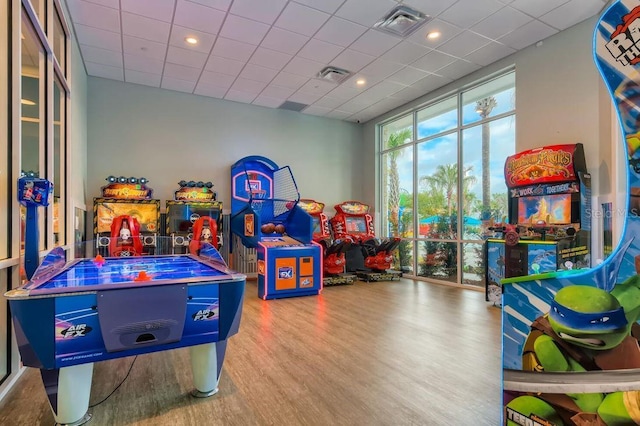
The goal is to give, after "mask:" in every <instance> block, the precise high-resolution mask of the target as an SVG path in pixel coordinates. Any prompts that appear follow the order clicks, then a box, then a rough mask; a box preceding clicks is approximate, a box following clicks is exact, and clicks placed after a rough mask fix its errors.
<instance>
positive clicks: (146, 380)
mask: <svg viewBox="0 0 640 426" xmlns="http://www.w3.org/2000/svg"><path fill="white" fill-rule="evenodd" d="M133 359H134V358H124V359H118V360H113V361H105V362H100V363H97V364H96V365H95V367H94V377H93V388H92V393H91V404H93V403H95V402H98V401H100V400H102V399H103V398H104V397H105V396H106V395H108V394H109V392H111V391H112V390H113V389H114V388H115V386H117V384H118V383H120V381H121V380H122V378H123V377H124V376H125V375H126V373H127V371H128V369H129V366H130V365H131V362H132V361H133ZM500 377H501V367H500V310H499V309H497V308H495V307H492V306H490V305H488V304H486V303H485V302H484V294H483V293H480V292H476V291H470V290H460V289H456V288H453V287H447V286H440V285H435V284H429V283H425V282H419V281H416V282H414V281H410V280H406V279H402V280H400V281H393V282H379V283H363V282H356V283H355V284H354V285H350V286H336V287H328V288H326V289H325V290H324V293H323V294H322V295H321V296H307V297H296V298H290V299H281V300H271V301H262V300H260V299H258V297H257V288H256V284H255V282H252V281H249V282H248V283H247V293H246V296H245V302H244V313H243V317H242V322H241V326H240V331H239V333H238V334H237V335H235V336H233V337H231V338H230V340H229V345H228V348H227V355H226V359H225V363H224V367H223V372H222V378H221V380H220V391H219V392H218V394H217V395H214V396H213V397H210V398H207V399H195V398H192V397H191V396H190V395H189V391H190V390H191V389H192V380H191V370H190V363H189V352H188V349H185V348H183V349H177V350H173V351H168V352H158V353H153V354H145V355H141V356H139V357H138V358H137V360H136V361H135V364H134V365H133V369H132V370H131V374H130V376H129V378H128V379H127V380H126V381H125V382H124V384H123V385H122V386H121V387H120V389H118V391H117V392H115V393H114V394H113V395H112V396H111V398H109V399H108V400H107V401H105V402H104V403H102V404H100V405H98V406H96V407H95V408H92V409H91V410H90V411H91V412H92V413H93V420H92V421H91V422H90V423H89V424H90V425H94V426H98V425H105V426H106V425H108V426H113V425H140V426H142V425H145V426H147V425H149V426H151V425H153V426H157V425H170V426H182V425H204V424H207V425H225V426H227V425H243V426H244V425H363V426H364V425H367V426H372V425H447V426H459V425H473V426H478V425H491V426H495V425H498V424H499V423H500V412H501V391H500ZM53 423H54V420H53V415H52V414H51V411H50V409H49V406H48V404H47V402H46V398H45V393H44V390H43V387H42V384H41V382H40V375H39V374H38V372H37V370H34V369H29V370H28V371H26V372H25V374H24V375H23V376H22V377H21V378H20V379H19V381H18V383H17V385H16V386H15V387H14V389H13V390H12V391H11V392H10V393H9V394H8V395H7V397H6V398H5V400H4V401H3V402H2V404H0V425H11V426H13V425H29V426H35V425H47V426H50V425H53Z"/></svg>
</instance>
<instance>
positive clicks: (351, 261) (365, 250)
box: [330, 201, 402, 282]
mask: <svg viewBox="0 0 640 426" xmlns="http://www.w3.org/2000/svg"><path fill="white" fill-rule="evenodd" d="M334 208H335V209H336V215H335V216H334V217H332V218H331V220H330V223H331V227H332V229H333V237H334V238H335V239H336V240H344V241H351V242H352V248H351V249H349V250H347V252H346V253H345V256H346V262H347V267H346V268H347V272H355V273H356V275H357V277H358V278H359V279H361V280H363V281H366V282H369V281H390V280H396V279H397V280H399V279H400V277H401V276H402V273H401V272H399V271H394V270H390V269H389V268H391V264H392V263H393V251H394V250H395V249H396V248H397V247H398V245H399V244H400V238H395V237H392V238H388V239H384V240H378V239H376V237H375V233H374V230H373V217H371V215H370V214H369V206H368V205H366V204H363V203H360V202H358V201H345V202H343V203H341V204H336V205H335V206H334Z"/></svg>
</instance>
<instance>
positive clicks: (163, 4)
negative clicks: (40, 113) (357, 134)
mask: <svg viewBox="0 0 640 426" xmlns="http://www.w3.org/2000/svg"><path fill="white" fill-rule="evenodd" d="M66 3H67V6H68V9H69V12H70V15H71V16H70V17H69V18H70V21H71V23H72V28H73V31H74V34H75V37H76V38H77V41H78V43H79V45H80V51H81V54H82V59H83V62H84V65H85V67H86V71H87V74H88V75H90V76H96V77H103V78H107V79H112V80H119V81H126V82H129V83H135V84H143V85H147V86H153V87H161V88H163V89H168V90H174V91H179V92H186V93H193V94H196V95H201V96H209V97H213V98H220V99H226V100H230V101H236V102H242V103H247V104H253V105H259V106H263V107H270V108H278V107H280V106H281V105H282V104H284V103H285V102H289V103H292V102H293V103H296V104H302V105H303V106H304V105H308V106H307V107H304V108H303V109H302V110H301V113H303V114H311V115H316V116H324V117H330V118H335V119H340V120H347V121H354V122H355V121H359V122H365V121H367V120H370V119H372V118H374V117H377V116H378V115H381V114H383V113H385V112H387V111H390V110H392V109H394V108H396V107H398V106H400V105H403V104H405V103H407V102H409V101H411V100H413V99H416V98H418V97H420V96H422V95H424V94H426V93H428V92H430V91H432V90H435V89H437V88H438V87H441V86H444V85H446V84H448V83H449V82H452V81H454V80H457V79H459V78H461V77H463V76H465V75H467V74H469V73H471V72H473V71H476V70H478V69H480V68H482V67H484V66H486V65H489V64H491V63H492V62H495V61H496V60H498V59H501V58H503V57H506V56H508V55H510V54H512V53H514V52H516V51H518V50H520V49H523V48H525V47H527V46H530V45H532V44H535V43H536V42H538V41H540V40H543V39H545V38H547V37H549V36H552V35H553V34H556V33H558V32H560V31H562V30H564V29H567V28H569V27H571V26H573V25H575V24H577V23H579V22H582V21H583V20H585V19H588V18H590V17H592V16H594V15H596V14H599V13H600V12H601V11H602V9H603V8H604V6H605V3H606V0H397V1H396V0H66ZM398 5H402V6H406V7H409V8H411V9H413V10H416V11H418V12H422V13H423V14H424V15H426V16H427V18H428V19H427V22H426V23H425V24H423V25H422V26H420V27H419V28H418V29H417V30H415V31H414V32H413V33H411V34H410V35H408V36H406V37H404V38H402V37H399V36H396V35H391V34H389V33H386V32H383V31H381V30H379V29H377V28H376V23H377V22H378V21H379V20H380V19H381V18H383V17H384V16H385V15H387V14H388V13H389V12H390V11H391V10H392V9H393V8H394V7H396V6H398ZM434 31H438V32H440V37H439V38H436V39H428V38H426V35H427V34H428V33H430V32H434ZM188 37H195V38H196V39H197V40H198V43H197V44H195V45H189V44H188V43H187V42H186V38H188ZM327 66H332V67H336V68H339V69H343V70H347V71H349V72H351V74H350V75H349V76H348V77H347V78H346V79H344V80H342V82H340V83H336V82H332V81H326V80H323V79H320V78H319V77H318V73H319V72H320V71H321V70H322V69H323V68H325V67H327ZM358 80H364V81H365V84H363V85H358V84H357V81H358Z"/></svg>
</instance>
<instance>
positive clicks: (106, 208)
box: [96, 201, 160, 233]
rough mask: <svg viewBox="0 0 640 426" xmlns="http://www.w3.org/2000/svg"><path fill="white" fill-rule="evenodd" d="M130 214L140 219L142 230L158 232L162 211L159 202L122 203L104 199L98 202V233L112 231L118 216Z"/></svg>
mask: <svg viewBox="0 0 640 426" xmlns="http://www.w3.org/2000/svg"><path fill="white" fill-rule="evenodd" d="M122 215H128V216H133V217H135V218H136V219H138V222H139V223H140V231H141V232H158V221H159V218H160V212H159V209H158V203H156V202H154V203H122V202H111V201H104V202H98V203H97V204H96V225H97V228H98V233H103V232H111V222H113V219H115V218H116V217H118V216H122Z"/></svg>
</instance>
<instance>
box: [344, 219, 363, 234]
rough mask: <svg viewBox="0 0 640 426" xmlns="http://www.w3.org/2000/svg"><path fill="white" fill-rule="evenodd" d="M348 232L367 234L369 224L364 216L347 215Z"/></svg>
mask: <svg viewBox="0 0 640 426" xmlns="http://www.w3.org/2000/svg"><path fill="white" fill-rule="evenodd" d="M346 224H347V234H366V233H367V224H366V222H365V221H364V217H357V216H347V217H346Z"/></svg>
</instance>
